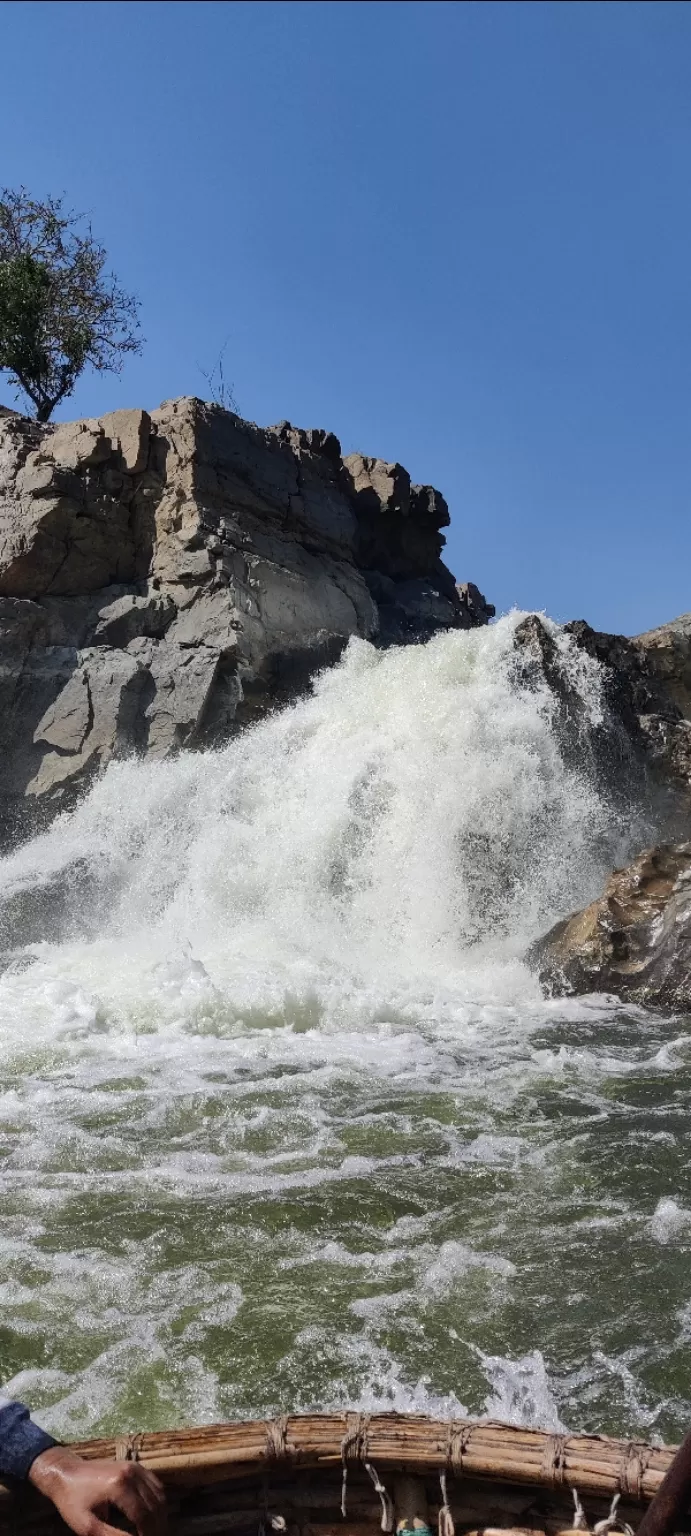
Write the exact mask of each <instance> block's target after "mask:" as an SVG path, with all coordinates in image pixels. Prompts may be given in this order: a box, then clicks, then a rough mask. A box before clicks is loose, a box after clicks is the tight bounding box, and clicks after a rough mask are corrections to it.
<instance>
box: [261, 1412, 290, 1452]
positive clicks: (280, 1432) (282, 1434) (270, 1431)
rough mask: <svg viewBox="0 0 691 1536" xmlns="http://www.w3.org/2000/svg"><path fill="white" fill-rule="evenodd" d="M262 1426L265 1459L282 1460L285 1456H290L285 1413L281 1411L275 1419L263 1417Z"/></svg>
mask: <svg viewBox="0 0 691 1536" xmlns="http://www.w3.org/2000/svg"><path fill="white" fill-rule="evenodd" d="M264 1427H265V1429H266V1457H267V1461H283V1460H284V1458H285V1457H287V1456H290V1447H289V1445H288V1415H287V1413H282V1414H281V1415H280V1417H279V1418H277V1419H265V1420H264Z"/></svg>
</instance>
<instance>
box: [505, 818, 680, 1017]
mask: <svg viewBox="0 0 691 1536" xmlns="http://www.w3.org/2000/svg"><path fill="white" fill-rule="evenodd" d="M528 961H529V963H530V964H531V965H532V966H534V967H535V969H536V970H537V971H538V974H539V976H540V980H541V981H542V983H543V985H544V986H545V987H546V988H547V990H548V991H549V992H551V993H584V992H615V993H616V994H617V995H618V996H619V997H621V998H622V999H623V1000H624V1001H628V1002H633V1003H647V1004H649V1005H650V1006H651V1007H655V1008H663V1009H684V1010H688V1009H689V1008H691V843H688V842H685V843H666V844H665V843H663V844H660V845H659V846H658V847H656V848H648V849H646V851H645V852H644V853H641V854H640V855H639V857H638V858H637V859H635V860H634V862H633V864H631V865H629V867H628V868H627V869H618V870H615V872H614V874H613V875H611V876H610V879H609V880H608V882H607V885H606V886H605V890H604V893H603V895H602V896H601V897H599V899H598V900H597V901H594V902H592V903H591V905H590V906H588V907H586V908H585V909H584V910H583V911H582V912H576V913H574V915H573V916H572V917H568V918H565V919H564V921H563V922H560V923H557V924H556V926H555V927H554V928H552V929H551V930H550V932H549V933H548V934H547V935H546V936H545V937H544V938H542V939H540V940H539V941H538V943H537V944H535V945H533V948H532V950H531V951H530V952H529V954H528Z"/></svg>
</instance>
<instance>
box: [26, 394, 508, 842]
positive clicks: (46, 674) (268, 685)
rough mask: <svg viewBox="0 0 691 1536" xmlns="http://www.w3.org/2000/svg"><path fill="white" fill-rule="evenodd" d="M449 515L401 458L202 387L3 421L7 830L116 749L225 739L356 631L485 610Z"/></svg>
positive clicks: (305, 678)
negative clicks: (444, 556) (264, 416)
mask: <svg viewBox="0 0 691 1536" xmlns="http://www.w3.org/2000/svg"><path fill="white" fill-rule="evenodd" d="M448 520H449V517H448V508H447V506H446V502H445V501H444V498H443V497H442V496H441V495H440V493H439V492H438V491H436V490H434V488H433V487H431V486H414V485H411V483H410V477H409V475H408V474H407V472H406V470H405V469H403V467H402V466H401V465H391V464H386V463H385V462H384V461H383V460H380V459H371V458H365V457H363V456H361V455H352V456H351V457H350V458H349V459H347V460H342V458H341V449H340V444H339V442H338V439H337V438H336V437H335V436H334V434H333V433H331V432H325V431H320V430H313V431H303V430H302V429H300V428H297V427H293V426H291V424H290V423H289V422H280V423H279V424H278V425H277V426H275V427H269V428H261V427H258V426H255V425H254V424H253V423H251V422H247V421H243V420H242V419H241V418H240V417H239V416H236V415H234V414H233V413H232V412H229V411H224V410H222V409H221V408H220V407H218V406H213V405H206V404H204V403H203V402H202V401H200V400H195V399H182V400H173V401H168V402H166V403H164V405H162V406H161V407H160V409H159V410H157V411H154V412H153V413H152V414H151V415H149V414H147V412H146V411H142V410H122V411H112V412H110V413H109V414H108V415H105V416H103V417H101V418H99V419H93V420H88V421H80V422H69V423H62V424H60V425H58V426H51V425H40V424H38V423H36V422H34V421H29V420H27V419H26V418H24V417H21V416H18V415H17V414H16V413H11V412H3V413H0V705H1V706H2V710H1V713H0V749H1V750H0V804H1V805H3V806H4V812H5V815H4V829H3V827H0V838H2V839H3V840H4V841H5V843H7V842H8V841H10V840H11V839H12V838H13V837H15V836H16V835H17V834H18V830H21V831H22V832H24V831H25V830H26V829H27V827H30V826H31V825H32V824H35V823H36V820H37V819H40V818H39V817H38V811H39V808H40V812H41V817H42V818H43V819H44V820H45V818H46V817H47V816H48V815H50V814H52V813H53V812H54V810H55V809H57V808H59V807H63V806H64V805H66V804H69V803H70V799H71V798H74V795H76V794H77V793H79V792H81V791H82V790H83V788H84V787H85V785H86V784H87V783H88V782H89V779H90V777H91V776H92V775H93V774H94V773H95V772H98V771H99V770H100V769H101V768H102V767H103V766H105V764H107V763H108V762H109V761H111V760H112V759H113V758H118V757H122V756H124V755H127V754H128V753H132V752H137V753H142V754H144V755H148V756H155V757H161V756H165V755H167V754H170V753H172V752H177V751H179V750H181V749H182V748H185V747H195V746H196V747H201V746H208V745H217V744H219V743H220V742H222V741H224V740H225V739H226V738H227V736H228V735H229V733H230V732H232V731H234V730H236V729H238V728H239V727H240V726H241V725H242V724H243V723H245V722H247V721H249V720H252V719H254V718H256V716H257V714H260V713H261V712H262V711H264V710H266V709H268V708H270V707H271V706H272V704H274V703H276V702H283V701H284V700H286V699H289V698H291V697H293V696H294V695H295V693H296V692H297V691H299V690H300V689H301V688H304V687H305V686H306V685H307V684H308V682H309V679H310V677H311V676H312V675H313V673H314V672H315V671H316V670H317V669H319V668H320V667H323V666H325V665H328V664H330V663H331V662H333V661H335V660H336V659H337V658H338V656H339V655H340V654H341V653H342V651H343V648H344V646H345V645H346V644H347V643H348V640H349V639H350V637H351V636H353V635H359V636H362V637H364V638H365V639H369V640H372V641H373V642H374V643H375V644H379V645H385V644H394V643H395V644H400V643H403V642H407V641H419V640H422V639H426V638H427V637H428V636H429V635H430V634H433V633H434V632H435V631H436V630H438V629H444V628H467V627H472V626H473V625H475V624H478V623H486V622H487V621H488V619H489V617H490V615H491V613H493V611H494V610H493V609H490V608H489V606H488V605H486V604H485V602H484V599H483V598H482V597H481V594H480V593H479V592H478V589H477V588H476V587H473V585H472V583H469V584H466V586H465V587H461V588H458V589H457V588H456V585H455V582H454V578H453V576H452V575H451V573H450V571H448V570H447V568H446V567H445V566H444V565H443V563H442V561H441V558H440V554H441V549H442V546H443V542H444V538H443V533H442V532H441V529H442V528H443V527H444V526H445V525H446V524H447V523H448ZM29 806H30V807H33V808H35V810H34V811H32V812H30V813H27V807H29ZM32 815H33V818H34V820H33V823H32V821H31V816H32Z"/></svg>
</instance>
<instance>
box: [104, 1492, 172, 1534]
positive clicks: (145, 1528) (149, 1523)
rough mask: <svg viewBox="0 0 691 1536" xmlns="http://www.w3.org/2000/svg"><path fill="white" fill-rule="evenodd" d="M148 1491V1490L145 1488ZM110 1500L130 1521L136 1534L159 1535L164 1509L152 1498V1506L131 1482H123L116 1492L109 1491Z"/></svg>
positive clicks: (161, 1528) (162, 1523)
mask: <svg viewBox="0 0 691 1536" xmlns="http://www.w3.org/2000/svg"><path fill="white" fill-rule="evenodd" d="M147 1492H148V1490H147ZM110 1497H111V1501H112V1503H113V1504H115V1506H116V1508H117V1509H119V1510H121V1512H122V1514H123V1515H126V1516H127V1519H128V1520H131V1521H132V1524H133V1526H135V1528H136V1531H137V1536H161V1532H162V1531H163V1525H164V1516H165V1509H164V1507H163V1506H162V1505H161V1504H157V1503H155V1502H154V1500H153V1495H152V1494H151V1495H150V1497H151V1499H152V1504H153V1508H151V1507H150V1506H149V1504H148V1502H146V1501H145V1499H144V1497H143V1495H142V1491H141V1489H140V1488H137V1487H135V1486H134V1484H133V1483H129V1484H127V1483H125V1484H124V1485H123V1487H121V1488H118V1490H117V1492H113V1493H111V1496H110Z"/></svg>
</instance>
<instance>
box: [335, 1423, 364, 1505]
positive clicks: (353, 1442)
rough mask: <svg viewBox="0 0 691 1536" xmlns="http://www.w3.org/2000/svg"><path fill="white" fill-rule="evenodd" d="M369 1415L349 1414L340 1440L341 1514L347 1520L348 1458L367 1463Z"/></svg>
mask: <svg viewBox="0 0 691 1536" xmlns="http://www.w3.org/2000/svg"><path fill="white" fill-rule="evenodd" d="M369 1421H370V1414H369V1413H349V1414H348V1415H347V1418H346V1432H345V1434H344V1436H343V1439H342V1440H341V1464H342V1466H343V1477H342V1479H341V1514H342V1516H343V1519H344V1520H345V1519H347V1516H348V1509H347V1497H348V1457H349V1456H352V1459H353V1461H361V1462H366V1461H367V1432H368V1429H369Z"/></svg>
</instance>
